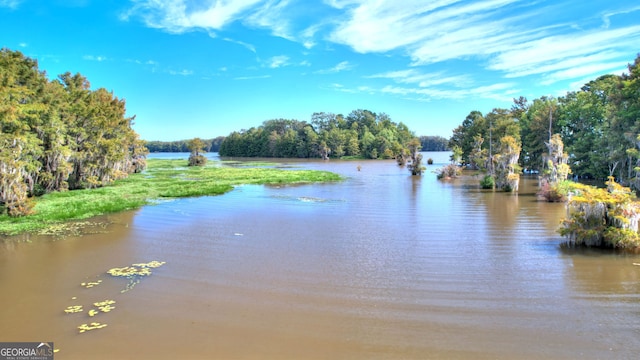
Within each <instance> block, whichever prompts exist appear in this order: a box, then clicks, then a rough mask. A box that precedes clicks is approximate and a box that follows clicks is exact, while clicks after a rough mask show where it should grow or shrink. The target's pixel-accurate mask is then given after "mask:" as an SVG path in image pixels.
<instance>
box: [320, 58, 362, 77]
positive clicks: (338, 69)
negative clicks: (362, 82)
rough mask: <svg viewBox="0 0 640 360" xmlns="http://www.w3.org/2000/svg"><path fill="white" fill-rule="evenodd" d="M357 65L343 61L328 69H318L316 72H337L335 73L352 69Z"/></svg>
mask: <svg viewBox="0 0 640 360" xmlns="http://www.w3.org/2000/svg"><path fill="white" fill-rule="evenodd" d="M354 67H355V65H353V64H351V63H350V62H348V61H342V62H340V63H338V64H337V65H336V66H334V67H331V68H328V69H322V70H318V71H316V74H335V73H339V72H341V71H347V70H351V69H353V68H354Z"/></svg>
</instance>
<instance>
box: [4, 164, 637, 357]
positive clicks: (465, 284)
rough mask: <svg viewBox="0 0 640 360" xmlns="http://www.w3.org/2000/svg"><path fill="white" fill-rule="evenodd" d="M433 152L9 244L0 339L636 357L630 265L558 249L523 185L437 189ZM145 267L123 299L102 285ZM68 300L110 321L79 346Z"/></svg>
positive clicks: (238, 350) (311, 352) (220, 352)
mask: <svg viewBox="0 0 640 360" xmlns="http://www.w3.org/2000/svg"><path fill="white" fill-rule="evenodd" d="M428 157H434V160H435V162H436V165H432V166H429V167H428V170H427V172H426V174H425V176H423V177H422V178H416V177H411V176H409V175H408V171H407V170H406V169H401V168H398V167H397V166H396V165H395V164H394V162H393V161H345V162H338V161H329V162H322V161H299V160H291V161H288V162H287V163H285V164H283V166H285V167H296V168H297V167H305V168H313V169H322V170H330V171H335V172H339V173H341V174H343V175H344V176H346V177H347V180H346V181H344V182H342V183H338V184H316V185H302V186H240V187H238V188H236V189H235V190H234V191H232V192H231V193H228V194H226V195H223V196H218V197H205V198H198V199H180V200H175V201H170V202H163V203H159V204H157V205H155V206H148V207H145V208H143V209H140V210H138V211H136V212H128V213H123V214H118V215H115V216H111V217H109V220H110V222H111V223H112V224H111V225H110V226H109V227H108V230H109V232H108V233H105V234H90V235H87V236H84V237H79V238H68V239H60V240H57V241H51V240H50V239H45V240H44V241H41V240H37V239H32V240H33V241H32V242H31V243H25V242H20V243H17V242H5V244H4V245H3V247H2V248H1V249H0V290H2V291H0V304H2V305H3V306H2V307H0V334H2V340H3V341H39V340H38V339H48V340H47V341H50V340H53V341H54V342H55V345H56V347H57V348H60V349H61V351H60V353H59V354H57V355H56V359H58V358H60V359H87V358H95V359H111V358H159V359H164V358H167V359H168V358H175V357H176V355H177V356H179V357H182V358H190V359H212V358H214V359H215V358H220V359H228V358H232V359H283V358H285V359H287V358H288V359H299V358H303V359H327V358H348V359H372V358H377V359H379V358H389V359H425V358H432V359H439V358H442V359H451V358H453V359H456V358H459V359H478V358H481V359H482V358H486V359H513V358H518V359H543V358H545V359H546V358H553V359H575V358H593V359H604V358H633V357H634V355H635V354H637V352H638V350H640V338H639V337H638V335H639V334H638V329H640V326H639V325H640V323H639V321H640V313H639V312H638V311H637V301H638V291H639V290H640V285H638V272H640V266H634V265H633V263H634V262H640V259H638V258H637V257H636V256H633V255H626V256H622V255H611V254H605V253H599V252H580V251H571V250H562V249H561V248H560V247H559V243H560V242H561V239H560V237H559V236H558V235H557V233H556V232H555V229H556V227H557V225H558V222H559V220H560V218H561V217H562V216H563V215H564V208H563V206H562V204H549V203H541V202H537V201H536V199H535V196H533V194H534V193H535V185H536V181H535V179H523V180H522V183H521V186H520V189H521V191H520V193H519V195H513V194H504V193H493V192H488V191H483V190H480V189H478V188H477V187H476V186H475V182H474V180H473V179H460V180H453V181H437V180H436V179H435V175H434V174H432V173H431V171H433V170H435V169H437V168H438V167H440V166H442V165H444V164H446V163H447V161H448V154H429V155H425V158H428ZM236 160H237V159H236ZM269 161H273V159H270V160H269ZM270 166H271V165H270ZM358 166H360V168H361V170H360V171H358ZM156 259H158V260H163V261H166V264H165V265H164V266H162V268H160V269H158V271H157V272H156V271H154V275H153V276H151V277H149V278H148V279H145V281H144V282H142V283H141V284H139V285H138V286H136V287H135V288H134V289H132V290H131V291H128V292H126V293H120V291H121V290H122V288H123V287H124V286H125V285H126V283H123V282H121V281H118V280H120V279H108V278H105V277H104V275H105V272H106V271H107V269H110V268H113V267H117V266H122V265H125V264H134V263H141V262H149V261H151V260H156ZM93 279H103V280H104V281H103V282H102V283H101V285H100V286H97V287H95V288H91V289H85V288H83V287H81V286H80V285H79V284H80V283H82V282H85V281H91V280H93ZM72 297H77V298H78V300H82V301H85V302H89V301H93V299H95V301H100V300H104V299H113V300H114V301H116V303H117V305H116V308H115V309H114V310H113V311H111V312H109V313H108V314H98V315H96V319H97V320H96V321H99V322H103V321H104V322H108V324H109V326H108V327H106V328H104V329H99V330H94V331H90V332H87V333H84V334H78V332H77V328H76V327H77V326H78V325H79V323H78V322H79V321H80V320H82V321H83V322H87V321H89V319H90V318H86V315H83V314H73V315H67V314H64V311H63V310H64V309H66V308H67V307H68V306H69V305H74V304H73V303H72V302H71V300H70V299H71V298H72ZM76 316H78V317H76ZM83 316H85V318H86V319H85V318H83ZM100 317H101V318H100ZM91 321H93V320H91Z"/></svg>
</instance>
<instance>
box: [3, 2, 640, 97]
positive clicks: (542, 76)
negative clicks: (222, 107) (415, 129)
mask: <svg viewBox="0 0 640 360" xmlns="http://www.w3.org/2000/svg"><path fill="white" fill-rule="evenodd" d="M131 1H132V2H133V6H132V8H131V9H130V10H129V11H128V12H126V13H125V14H123V16H122V18H123V19H130V18H137V19H141V20H142V21H143V22H144V23H145V24H146V25H147V26H149V27H154V28H159V29H162V30H164V31H168V32H172V33H182V32H188V31H193V30H203V31H206V32H207V33H209V34H210V35H211V36H212V37H216V36H218V35H217V34H218V33H220V34H223V33H224V30H225V28H227V27H228V26H229V25H230V24H232V23H237V24H241V25H244V26H246V27H249V28H252V29H266V30H268V31H269V32H270V33H271V34H272V35H273V36H277V37H280V38H284V39H288V40H291V41H294V42H297V43H299V44H301V46H303V47H305V48H306V49H312V48H318V46H317V44H318V43H324V45H325V48H324V49H325V50H326V49H327V48H335V45H336V44H338V45H344V46H345V47H346V48H348V49H350V50H352V51H353V52H356V53H359V54H370V53H376V54H385V55H387V56H392V57H394V59H396V60H397V59H402V60H403V61H405V63H406V66H407V69H406V70H402V68H401V67H399V70H397V71H390V72H380V73H378V74H374V75H369V76H364V77H365V78H368V79H371V80H376V79H377V80H378V81H377V83H378V85H380V82H384V81H385V80H387V84H383V85H382V86H385V85H387V86H388V87H386V88H385V89H386V90H384V91H382V90H374V91H378V92H382V93H388V94H401V93H405V94H406V95H412V96H418V97H422V98H426V97H429V96H431V97H433V98H452V99H457V98H460V97H461V96H479V97H488V98H506V97H507V95H509V94H510V93H511V92H513V91H515V90H516V88H517V87H518V85H515V84H516V81H517V80H523V79H524V80H525V81H527V82H528V83H529V84H531V85H534V86H535V85H541V86H544V85H551V84H555V83H558V82H561V81H565V82H567V83H571V82H575V81H578V80H581V79H584V78H587V77H589V76H597V75H600V74H601V73H602V72H612V71H617V69H619V68H621V66H622V64H623V63H626V62H628V61H629V53H630V52H633V53H635V52H637V51H638V50H637V44H639V43H640V24H638V23H637V22H635V23H634V22H633V21H632V22H629V21H626V22H620V21H618V20H619V19H620V18H622V17H627V18H628V17H633V16H634V15H637V13H638V12H640V6H638V5H636V4H631V3H627V4H622V3H620V4H614V5H615V6H613V5H611V6H609V5H607V4H603V5H601V6H599V8H600V9H602V10H601V11H600V12H594V13H590V14H586V15H582V16H577V17H576V16H572V15H573V13H575V11H576V10H577V9H578V8H579V7H580V6H581V5H580V4H581V3H580V1H578V0H563V1H556V2H551V1H541V0H538V1H524V0H468V1H467V0H465V1H463V0H431V1H424V0H403V1H395V0H324V1H322V2H304V1H295V0H217V1H196V2H192V1H188V0H131ZM13 3H16V4H17V3H18V1H17V0H13V1H12V0H0V4H13ZM5 6H7V5H5ZM607 9H609V10H607ZM621 23H624V24H631V25H621ZM221 38H222V40H224V41H228V42H231V43H235V44H238V45H240V46H243V47H245V48H246V49H248V50H249V51H251V52H254V53H257V52H258V50H257V49H256V46H255V45H253V44H249V43H246V42H243V41H239V40H236V39H232V38H230V37H223V36H221ZM314 51H321V50H314ZM295 58H296V55H295V54H282V55H278V56H274V57H271V58H269V59H267V60H263V61H260V63H261V65H262V66H263V67H268V68H272V69H275V68H282V67H285V66H298V65H300V66H302V65H304V66H309V62H308V61H303V62H299V61H293V60H292V59H295ZM396 64H398V63H397V62H396ZM442 64H444V65H451V66H463V67H465V66H466V67H472V68H473V71H468V72H465V73H463V72H462V71H458V72H457V73H451V72H447V73H444V72H442V71H434V70H432V69H433V68H436V66H438V65H442ZM361 68H364V66H362V67H361ZM353 69H354V65H353V63H352V62H349V61H343V62H340V63H338V64H337V65H336V66H334V67H331V68H326V69H319V70H316V69H312V70H311V71H313V70H315V72H314V73H316V74H332V73H340V72H344V71H347V70H353ZM438 69H440V68H439V67H438ZM454 69H455V68H454ZM476 72H484V74H485V75H484V78H482V79H479V78H478V76H477V75H475V73H476ZM361 76H362V75H361ZM249 78H255V77H249ZM237 79H244V78H243V77H240V78H237ZM491 83H497V84H499V85H500V86H511V88H506V87H505V88H502V87H500V86H499V87H498V88H497V87H496V85H492V84H491ZM335 88H336V89H341V91H346V89H347V88H346V87H342V88H340V87H335ZM349 91H359V90H358V89H351V90H349ZM367 91H369V90H367Z"/></svg>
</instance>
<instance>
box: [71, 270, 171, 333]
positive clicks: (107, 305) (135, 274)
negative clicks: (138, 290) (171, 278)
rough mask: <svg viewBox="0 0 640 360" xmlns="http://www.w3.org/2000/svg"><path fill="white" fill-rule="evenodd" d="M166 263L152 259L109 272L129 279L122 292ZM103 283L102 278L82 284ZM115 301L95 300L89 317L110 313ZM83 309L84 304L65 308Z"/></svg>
mask: <svg viewBox="0 0 640 360" xmlns="http://www.w3.org/2000/svg"><path fill="white" fill-rule="evenodd" d="M164 264H165V262H164V261H150V262H148V263H138V264H132V265H131V266H125V267H122V268H113V269H109V270H108V271H107V273H108V274H109V275H111V276H114V277H124V278H127V279H129V283H128V284H127V287H126V288H125V289H124V290H122V291H121V293H124V292H127V291H129V290H131V289H132V288H133V287H134V286H135V285H136V284H137V283H139V282H140V278H141V277H144V276H149V275H151V269H155V268H158V267H160V266H162V265H164ZM101 283H102V280H97V281H93V282H83V283H82V284H81V285H82V286H83V287H86V288H92V287H94V286H97V285H99V284H101ZM71 300H77V297H75V296H74V297H72V298H71ZM115 303H116V301H115V300H110V299H108V300H102V301H98V302H94V303H93V306H94V308H92V309H90V310H89V311H88V312H87V315H89V317H94V316H96V315H98V314H100V313H108V312H110V311H111V310H113V309H115V308H116V307H115V305H114V304H115ZM83 311H84V309H83V307H82V305H71V306H68V307H67V308H66V309H65V310H64V312H65V313H67V314H74V313H81V312H83ZM106 326H107V324H102V323H99V322H92V323H90V324H82V325H80V326H78V331H79V332H80V333H83V332H86V331H90V330H96V329H102V328H104V327H106Z"/></svg>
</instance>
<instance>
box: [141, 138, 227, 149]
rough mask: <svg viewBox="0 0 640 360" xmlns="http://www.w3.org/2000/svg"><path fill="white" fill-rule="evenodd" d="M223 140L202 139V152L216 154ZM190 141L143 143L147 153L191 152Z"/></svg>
mask: <svg viewBox="0 0 640 360" xmlns="http://www.w3.org/2000/svg"><path fill="white" fill-rule="evenodd" d="M223 140H224V136H218V137H216V138H213V139H202V142H203V143H204V147H203V150H204V152H218V151H219V150H220V144H222V141H223ZM189 141H190V140H178V141H145V142H144V146H145V147H146V148H147V149H148V150H149V152H152V153H154V152H191V150H189V145H188V144H189Z"/></svg>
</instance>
